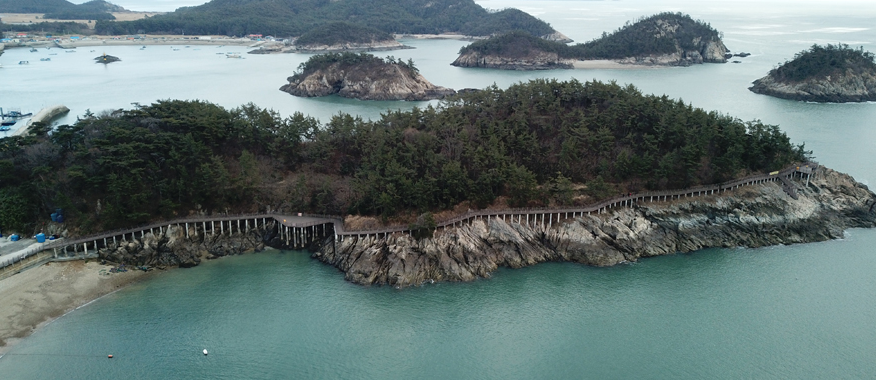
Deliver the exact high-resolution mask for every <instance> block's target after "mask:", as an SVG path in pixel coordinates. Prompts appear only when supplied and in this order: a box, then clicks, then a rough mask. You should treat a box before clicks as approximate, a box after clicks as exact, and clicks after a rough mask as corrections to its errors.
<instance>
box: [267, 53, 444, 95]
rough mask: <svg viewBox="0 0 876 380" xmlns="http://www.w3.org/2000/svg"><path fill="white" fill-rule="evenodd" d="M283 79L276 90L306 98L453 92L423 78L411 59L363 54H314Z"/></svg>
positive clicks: (442, 93)
mask: <svg viewBox="0 0 876 380" xmlns="http://www.w3.org/2000/svg"><path fill="white" fill-rule="evenodd" d="M287 80H288V81H289V83H288V84H286V85H284V86H282V87H280V91H285V92H288V93H290V94H292V95H296V96H306V97H314V96H326V95H331V94H338V95H339V96H342V97H345V98H355V99H362V100H431V99H441V98H444V97H445V96H448V95H453V94H455V93H456V91H454V90H452V89H449V88H444V87H440V86H435V85H433V84H432V83H431V82H429V81H428V80H426V78H424V77H423V76H422V75H421V74H420V72H419V70H417V67H416V66H415V65H414V62H413V60H408V61H407V62H405V61H403V60H402V59H398V60H396V59H395V58H394V57H386V58H379V57H375V56H373V55H371V54H366V53H359V54H355V53H348V52H345V53H329V54H320V55H314V56H312V57H310V58H309V59H308V60H307V61H305V62H303V63H301V65H299V67H298V70H297V71H296V72H295V74H294V75H292V76H291V77H289V78H288V79H287Z"/></svg>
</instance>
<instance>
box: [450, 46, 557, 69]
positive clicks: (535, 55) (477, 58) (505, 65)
mask: <svg viewBox="0 0 876 380" xmlns="http://www.w3.org/2000/svg"><path fill="white" fill-rule="evenodd" d="M451 65H453V66H458V67H482V68H490V69H501V70H551V69H571V68H572V60H571V59H562V58H560V56H559V54H557V53H552V52H544V51H536V52H531V53H530V54H528V55H527V56H525V57H503V56H499V55H492V54H488V55H485V54H481V53H480V52H476V51H469V52H466V53H463V54H461V55H460V56H459V57H457V58H456V60H455V61H453V63H451Z"/></svg>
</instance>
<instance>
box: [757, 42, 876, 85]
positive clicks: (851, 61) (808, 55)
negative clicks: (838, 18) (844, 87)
mask: <svg viewBox="0 0 876 380" xmlns="http://www.w3.org/2000/svg"><path fill="white" fill-rule="evenodd" d="M848 70H851V71H852V72H853V73H855V74H861V73H865V72H867V73H871V74H876V62H874V55H873V53H871V52H868V51H864V47H863V46H862V47H860V48H858V49H852V48H849V45H845V44H837V45H831V44H828V45H827V46H819V45H812V47H810V48H809V50H804V51H802V52H799V53H797V54H795V55H794V59H793V60H791V61H786V62H785V63H784V64H782V65H781V66H779V67H777V68H775V69H773V70H771V71H770V76H772V77H773V78H775V79H776V80H778V81H781V82H801V81H804V80H806V79H821V78H825V77H827V76H830V75H837V74H845V73H846V71H848Z"/></svg>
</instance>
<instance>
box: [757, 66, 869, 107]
mask: <svg viewBox="0 0 876 380" xmlns="http://www.w3.org/2000/svg"><path fill="white" fill-rule="evenodd" d="M748 89H749V90H750V91H751V92H754V93H756V94H761V95H769V96H774V97H777V98H781V99H790V100H798V101H804V102H819V103H849V102H867V101H876V75H872V74H870V73H861V74H854V73H852V72H847V73H845V74H844V75H834V76H828V77H826V78H812V79H808V80H805V81H802V82H797V83H785V82H781V81H778V80H776V79H775V78H773V77H772V76H770V75H767V76H765V77H763V78H760V79H758V80H756V81H754V82H752V86H751V87H749V88H748Z"/></svg>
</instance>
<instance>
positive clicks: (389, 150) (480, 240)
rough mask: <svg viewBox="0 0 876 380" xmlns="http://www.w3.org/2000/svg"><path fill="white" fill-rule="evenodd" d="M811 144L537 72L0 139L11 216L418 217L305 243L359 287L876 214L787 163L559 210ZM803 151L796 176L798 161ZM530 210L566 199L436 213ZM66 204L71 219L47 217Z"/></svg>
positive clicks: (97, 221)
mask: <svg viewBox="0 0 876 380" xmlns="http://www.w3.org/2000/svg"><path fill="white" fill-rule="evenodd" d="M809 154H810V152H807V151H805V149H804V147H803V146H802V145H796V146H795V145H793V144H791V143H790V141H789V139H788V137H787V136H786V135H785V134H784V133H783V132H782V131H781V130H779V128H778V127H777V126H772V125H764V124H762V123H760V122H756V121H755V122H742V121H740V120H738V119H735V118H733V117H730V116H726V115H721V114H718V113H715V112H706V111H704V110H702V109H698V108H694V107H692V106H690V105H687V104H684V103H683V102H681V101H678V100H673V99H669V98H667V97H666V96H653V95H643V94H641V93H640V92H639V91H638V90H637V89H636V88H635V87H633V86H619V85H617V84H615V83H601V82H587V83H581V82H578V81H575V80H572V81H569V82H558V81H555V80H550V81H547V80H534V81H531V82H528V83H521V84H517V85H513V86H511V87H509V88H507V89H499V88H497V87H495V86H493V87H489V88H486V89H483V90H479V91H473V92H467V93H464V94H458V95H455V96H452V97H449V98H447V99H445V100H444V101H442V102H440V103H439V104H438V105H437V106H434V107H433V106H429V107H426V108H424V109H420V108H414V109H413V110H411V111H389V112H387V113H385V114H383V115H382V116H381V117H380V118H379V119H378V120H373V121H372V120H362V119H360V118H357V117H354V116H351V115H347V114H338V115H336V116H334V117H332V119H331V120H329V121H328V122H326V123H324V124H323V123H320V122H319V121H318V120H316V119H313V118H311V117H307V116H305V115H303V114H301V113H296V114H294V115H292V116H289V117H286V118H282V117H280V115H278V114H276V113H275V112H272V111H270V110H265V109H261V108H258V107H256V106H254V105H252V104H249V105H245V106H242V107H239V108H235V109H231V110H226V109H223V108H222V107H219V106H216V105H214V104H210V103H206V102H200V101H178V100H165V101H159V102H157V103H154V104H151V105H147V106H137V107H135V108H133V109H130V110H118V111H113V112H107V113H103V114H100V115H94V114H91V113H86V114H85V115H83V117H81V118H80V119H79V121H78V122H77V123H76V124H74V125H62V126H59V127H57V128H54V129H52V128H49V127H48V126H46V125H43V124H35V125H34V126H33V127H32V128H31V129H30V130H29V131H28V133H27V134H26V135H24V136H15V137H7V138H4V139H0V224H2V225H0V228H2V229H3V231H38V230H43V229H49V230H52V231H55V232H57V233H60V234H62V235H65V236H68V237H75V236H78V235H83V234H86V233H89V232H95V231H103V230H111V229H115V228H119V227H128V226H134V225H141V224H144V223H147V222H151V221H167V220H171V219H174V218H180V217H187V216H193V215H202V216H208V215H224V214H226V213H231V214H234V213H257V212H261V213H265V212H270V213H281V214H282V213H287V214H293V213H296V212H309V213H317V214H329V215H346V216H345V217H339V218H343V219H345V221H344V224H345V228H348V229H353V230H355V229H369V228H379V227H380V224H394V225H398V224H403V225H407V226H409V227H406V229H410V230H415V231H419V232H417V233H415V234H413V235H411V234H406V233H393V234H382V235H380V236H378V235H377V234H371V235H365V236H361V237H358V236H356V235H355V234H354V235H349V236H347V237H346V238H344V239H340V240H339V239H332V238H331V235H330V234H329V235H328V237H326V240H324V241H321V242H316V243H315V244H314V245H312V246H311V247H310V248H311V249H312V250H314V252H315V253H314V257H315V258H317V259H319V260H321V261H323V262H325V263H327V264H329V265H333V266H335V267H337V268H338V269H340V270H341V271H343V272H344V273H345V277H346V278H347V279H348V280H350V281H353V282H355V283H359V284H389V285H393V286H409V285H418V284H422V283H426V282H432V281H470V280H474V279H477V278H482V277H489V276H490V274H491V273H492V271H494V270H495V269H496V268H498V267H500V266H508V267H514V268H516V267H522V266H526V265H533V264H536V263H539V262H544V261H573V262H579V263H584V264H588V265H598V266H604V265H615V264H619V263H624V262H630V261H636V260H638V259H639V258H643V257H649V256H655V255H662V254H670V253H674V252H688V251H692V250H696V249H701V248H706V247H733V246H749V247H757V246H762V245H768V244H790V243H800V242H808V241H819V240H825V239H831V238H837V237H841V236H842V234H843V230H844V229H846V228H851V227H874V226H876V212H874V208H876V194H873V193H872V192H871V191H869V190H868V189H867V187H866V186H864V185H861V184H859V183H857V182H855V181H854V179H852V178H851V177H849V176H847V175H844V174H841V173H837V172H834V171H832V170H830V169H828V168H824V167H819V166H817V165H816V166H815V167H816V168H817V170H814V171H811V172H808V174H807V176H806V178H805V182H804V179H802V178H800V176H797V177H798V179H793V178H785V177H783V178H784V179H783V180H782V181H778V178H772V179H773V180H774V181H763V182H762V181H756V182H755V183H751V184H750V185H749V186H746V187H743V188H738V187H736V186H733V187H729V188H723V189H722V190H724V191H721V192H719V193H714V192H709V191H706V192H696V191H695V193H696V196H695V197H691V198H688V197H684V198H681V197H676V198H674V199H668V200H667V199H663V200H660V199H659V197H658V199H656V200H654V199H650V202H648V200H646V199H645V198H642V199H640V201H637V202H633V203H631V202H624V203H623V204H622V205H619V206H620V207H615V208H613V209H610V210H605V212H600V213H594V214H593V215H590V214H589V213H588V214H586V215H585V214H579V215H572V216H570V215H568V213H566V215H562V214H563V213H562V212H560V211H556V210H563V209H570V208H574V207H580V206H587V205H592V204H594V203H595V202H597V201H599V200H601V199H606V198H611V197H616V196H618V195H619V194H630V193H633V194H635V193H638V192H643V191H648V190H663V189H688V188H691V187H694V186H698V185H711V184H718V183H723V182H724V181H727V180H731V179H736V178H739V177H742V176H747V175H750V174H762V175H761V176H760V177H756V178H765V177H763V174H765V173H767V172H770V171H774V170H779V169H783V168H787V167H788V166H789V165H791V164H792V163H796V162H801V161H805V160H807V159H808V158H809V157H808V156H809ZM798 165H799V164H798ZM790 167H791V169H790V170H791V171H785V172H783V173H796V172H797V171H795V170H794V169H793V168H794V166H790ZM798 168H799V166H798ZM810 177H811V178H810ZM710 188H715V187H710ZM532 207H541V208H547V210H555V211H548V212H547V213H549V214H550V217H547V215H544V212H542V215H541V216H542V219H541V220H537V219H535V218H530V217H529V216H527V217H526V220H522V218H521V215H518V218H517V219H516V220H515V219H514V218H513V217H511V218H506V217H504V216H503V217H501V218H500V217H498V216H497V217H494V218H486V220H484V219H483V218H475V219H473V220H470V221H468V222H466V223H459V224H454V225H452V226H447V227H443V228H441V229H440V230H438V229H436V228H435V226H436V222H435V221H436V220H448V219H450V218H451V217H453V216H456V215H460V214H463V213H465V212H466V211H467V210H478V209H485V208H488V209H490V210H492V211H493V212H497V211H499V213H500V214H501V211H500V210H509V208H518V210H519V208H532ZM57 208H63V209H64V212H65V218H66V220H65V222H64V223H63V224H58V223H48V222H46V219H47V215H48V214H50V213H51V212H52V211H53V210H55V209H57ZM512 216H513V211H512ZM229 228H230V227H229ZM238 229H240V227H238ZM277 231H278V230H277V225H276V223H274V222H270V223H268V224H264V223H263V224H262V225H261V226H257V228H252V229H250V227H249V225H247V228H246V232H245V233H236V234H233V235H231V234H220V235H215V234H213V233H211V234H207V233H205V232H204V231H200V230H198V229H197V228H196V226H193V230H192V231H189V229H188V227H186V229H185V230H184V229H183V228H182V227H177V226H168V227H167V228H163V229H156V231H148V232H149V233H148V234H141V235H140V236H133V234H132V235H131V236H130V238H129V239H128V240H126V241H124V242H120V243H116V242H115V241H113V242H111V243H108V245H107V247H105V248H101V249H99V250H98V253H99V255H100V257H101V258H102V259H107V260H112V261H116V262H125V263H130V264H135V265H151V266H153V265H158V266H161V267H164V266H170V265H179V266H191V265H197V264H198V262H200V260H201V259H203V258H212V257H218V256H223V255H228V254H237V253H242V252H244V251H248V250H252V249H256V250H258V249H261V248H262V247H264V246H265V245H276V246H278V247H281V248H282V247H286V246H287V245H288V244H289V243H288V242H287V243H285V244H287V245H284V243H283V241H282V239H281V238H280V237H279V232H277ZM190 233H191V236H190Z"/></svg>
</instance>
